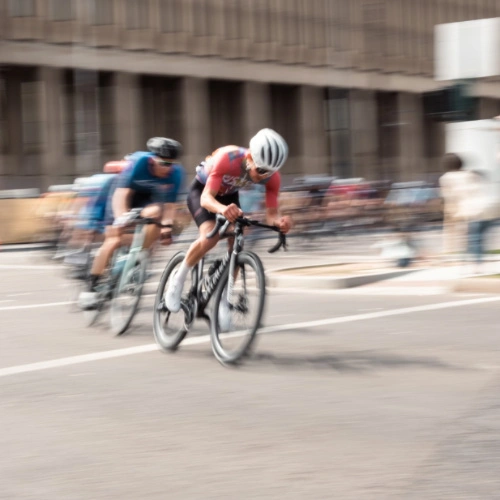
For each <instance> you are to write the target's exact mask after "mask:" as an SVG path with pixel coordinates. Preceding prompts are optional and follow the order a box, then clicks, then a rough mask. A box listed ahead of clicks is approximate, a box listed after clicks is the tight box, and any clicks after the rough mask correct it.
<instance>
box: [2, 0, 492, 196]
mask: <svg viewBox="0 0 500 500" xmlns="http://www.w3.org/2000/svg"><path fill="white" fill-rule="evenodd" d="M499 15H500V2H498V1H497V0H418V1H417V0H0V189H2V188H3V189H6V188H19V187H40V188H42V189H44V188H46V187H47V186H48V185H50V184H55V183H66V182H70V181H71V180H72V179H73V178H74V177H76V176H83V175H88V174H90V173H93V172H96V171H98V170H100V169H101V168H102V164H103V163H104V162H105V161H107V160H109V159H116V158H120V157H121V156H123V155H124V154H126V153H128V152H131V151H134V150H137V149H143V148H144V145H145V141H146V139H147V138H148V137H150V136H152V135H165V136H171V137H174V138H176V139H178V140H180V141H181V142H182V143H183V145H184V148H185V154H184V158H183V163H184V164H185V166H186V168H187V170H188V172H189V173H190V174H193V172H194V167H195V165H196V164H197V163H198V162H199V161H200V160H201V159H202V158H203V157H204V156H205V155H206V154H207V153H209V152H210V151H211V150H213V149H214V148H216V147H218V146H221V145H224V144H229V143H236V144H240V145H246V144H247V143H248V139H249V138H250V137H251V135H252V134H253V133H255V132H256V131H257V130H258V129H259V128H261V127H265V126H270V127H272V128H275V129H276V130H278V131H279V132H280V133H281V134H282V135H284V137H285V138H286V139H287V141H288V143H289V145H290V160H289V161H288V163H287V165H286V166H285V167H284V174H285V177H286V178H287V179H291V178H292V177H294V176H299V175H306V174H317V173H324V174H328V175H337V176H342V177H365V178H367V179H370V180H377V179H392V180H415V179H425V178H430V177H431V176H432V175H434V174H437V173H438V172H439V163H438V159H439V157H440V155H441V154H442V153H443V151H444V135H443V124H442V123H437V122H435V121H433V120H431V119H430V118H429V117H428V116H426V115H425V113H424V108H423V105H422V93H423V92H426V91H430V90H433V89H436V88H438V87H439V86H442V84H439V83H437V82H435V81H434V79H433V71H434V70H433V47H434V41H433V29H434V28H433V27H434V25H435V24H438V23H444V22H455V21H463V20H471V19H480V18H487V17H497V16H499ZM499 82H500V79H498V78H490V79H485V80H482V81H481V82H477V83H475V84H474V87H473V92H474V93H475V95H477V96H478V97H480V106H479V116H478V117H479V118H484V117H491V116H494V115H496V114H499V113H500V109H499V102H500V83H499Z"/></svg>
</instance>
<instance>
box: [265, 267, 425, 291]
mask: <svg viewBox="0 0 500 500" xmlns="http://www.w3.org/2000/svg"><path fill="white" fill-rule="evenodd" d="M310 267H311V268H315V267H316V268H318V267H324V266H310ZM294 269H305V268H304V267H295V268H288V269H282V270H280V271H285V270H289V271H293V270H294ZM416 271H417V269H404V270H398V271H385V272H379V273H377V272H375V273H371V274H358V275H355V276H340V277H332V276H298V275H293V274H290V275H281V274H280V272H279V271H278V272H277V271H273V272H270V273H268V275H267V277H268V285H269V286H270V287H299V288H300V287H301V288H316V289H321V290H325V289H330V290H338V289H342V288H354V287H357V286H363V285H369V284H371V283H376V282H378V281H383V280H387V279H390V278H397V277H398V276H404V275H405V274H410V273H414V272H416Z"/></svg>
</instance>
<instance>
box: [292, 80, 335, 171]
mask: <svg viewBox="0 0 500 500" xmlns="http://www.w3.org/2000/svg"><path fill="white" fill-rule="evenodd" d="M325 105H326V104H325V93H324V89H323V88H322V87H311V86H306V85H303V86H302V87H300V89H299V117H300V118H299V140H300V155H301V160H300V170H301V174H302V175H311V174H327V173H328V162H329V158H328V137H327V133H326V129H325V114H324V108H325Z"/></svg>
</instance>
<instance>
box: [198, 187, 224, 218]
mask: <svg viewBox="0 0 500 500" xmlns="http://www.w3.org/2000/svg"><path fill="white" fill-rule="evenodd" d="M217 192H218V188H217V189H210V188H209V187H208V186H205V189H204V190H203V193H202V194H201V199H200V203H201V206H202V207H203V208H205V209H206V210H208V211H209V212H212V213H213V214H221V213H222V212H224V210H225V208H226V206H225V205H223V204H222V203H220V202H218V201H217V200H216V199H215V197H216V196H217Z"/></svg>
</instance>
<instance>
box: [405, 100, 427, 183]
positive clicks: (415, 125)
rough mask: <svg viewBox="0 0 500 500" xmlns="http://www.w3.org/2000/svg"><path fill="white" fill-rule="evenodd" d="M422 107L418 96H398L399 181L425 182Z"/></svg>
mask: <svg viewBox="0 0 500 500" xmlns="http://www.w3.org/2000/svg"><path fill="white" fill-rule="evenodd" d="M423 124H424V118H423V106H422V97H421V96H420V95H419V94H410V93H407V92H400V93H399V94H398V127H399V159H398V167H399V180H401V181H413V180H425V178H426V172H427V168H426V165H425V164H424V161H425V160H424V140H423V137H424V136H423Z"/></svg>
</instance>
